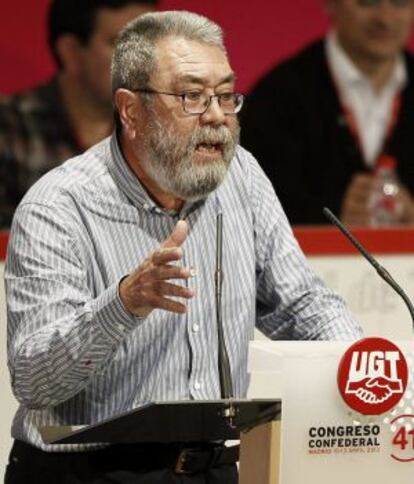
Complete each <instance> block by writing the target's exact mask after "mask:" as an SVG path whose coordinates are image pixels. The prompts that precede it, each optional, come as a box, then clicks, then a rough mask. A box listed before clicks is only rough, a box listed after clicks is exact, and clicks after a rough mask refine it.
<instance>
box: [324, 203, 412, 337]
mask: <svg viewBox="0 0 414 484" xmlns="http://www.w3.org/2000/svg"><path fill="white" fill-rule="evenodd" d="M322 211H323V213H324V215H325V216H326V217H327V218H328V219H329V220H330V221H331V222H332V223H333V224H334V225H335V226H336V227H338V229H339V230H340V231H341V232H342V233H343V234H344V235H345V237H347V238H348V240H350V241H351V243H352V245H353V246H354V247H356V249H357V250H358V251H359V252H360V253H361V254H362V255H363V256H364V257H365V259H367V261H368V262H369V263H370V264H371V265H372V266H373V267H374V268H375V270H376V271H377V274H378V275H379V276H380V277H381V279H383V280H384V281H385V282H386V283H387V284H388V285H390V286H391V287H392V288H393V289H394V291H395V292H396V293H397V294H399V295H400V296H401V298H402V299H403V301H404V302H405V304H406V306H407V308H408V311H409V312H410V315H411V320H412V323H413V328H414V307H413V305H412V303H411V301H410V300H409V298H408V296H407V294H406V293H405V292H404V290H403V289H402V287H400V286H399V285H398V284H397V282H396V281H395V280H394V279H393V277H392V276H391V274H390V273H389V272H388V271H387V269H385V267H383V266H382V265H381V264H379V263H378V261H377V260H375V259H374V257H372V255H371V254H369V253H368V252H367V250H366V249H365V247H364V246H363V245H362V244H361V243H360V242H359V241H358V240H357V239H356V238H355V237H354V236H353V235H352V234H351V232H350V231H349V230H348V229H347V228H346V227H345V225H344V224H343V223H342V222H340V221H339V220H338V218H337V217H335V215H334V214H333V213H332V212H331V211H330V210H329V208H326V207H324V208H323V210H322Z"/></svg>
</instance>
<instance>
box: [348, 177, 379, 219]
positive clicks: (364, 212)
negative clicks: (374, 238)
mask: <svg viewBox="0 0 414 484" xmlns="http://www.w3.org/2000/svg"><path fill="white" fill-rule="evenodd" d="M374 186H375V179H374V177H373V176H372V175H369V174H367V173H359V174H357V175H354V176H353V178H352V180H351V183H350V184H349V185H348V188H347V190H346V192H345V195H344V199H343V200H342V209H341V216H340V218H341V220H342V222H344V223H345V224H346V225H369V219H370V210H369V206H368V205H369V198H370V196H371V193H372V190H373V189H374Z"/></svg>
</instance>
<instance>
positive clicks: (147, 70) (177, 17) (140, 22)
mask: <svg viewBox="0 0 414 484" xmlns="http://www.w3.org/2000/svg"><path fill="white" fill-rule="evenodd" d="M170 36H172V37H181V38H184V39H187V40H192V41H196V42H201V43H206V44H211V45H215V46H217V47H219V48H220V49H222V50H223V51H224V52H226V50H225V47H224V43H223V31H222V30H221V28H220V27H219V26H218V25H217V24H216V23H214V22H212V21H211V20H209V19H207V18H206V17H203V16H201V15H197V14H195V13H191V12H186V11H171V12H154V13H147V14H144V15H142V16H140V17H138V18H137V19H135V20H133V21H132V22H129V23H128V24H127V25H126V26H125V27H124V29H123V30H122V31H121V33H120V34H119V37H118V40H117V42H116V44H115V49H114V55H113V58H112V67H111V74H112V92H115V91H116V90H117V89H119V88H126V89H131V90H133V89H145V88H147V87H148V83H149V80H150V77H151V74H152V73H153V71H154V70H155V68H156V59H155V54H154V52H155V48H156V44H157V42H158V41H159V40H161V39H163V38H166V37H170Z"/></svg>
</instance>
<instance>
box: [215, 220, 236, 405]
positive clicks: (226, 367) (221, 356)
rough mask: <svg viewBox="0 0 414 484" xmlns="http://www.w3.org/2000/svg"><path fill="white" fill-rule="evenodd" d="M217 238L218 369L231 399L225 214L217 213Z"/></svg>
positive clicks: (225, 395)
mask: <svg viewBox="0 0 414 484" xmlns="http://www.w3.org/2000/svg"><path fill="white" fill-rule="evenodd" d="M216 230H217V239H216V271H215V274H214V286H215V301H216V321H217V336H218V371H219V379H220V392H221V398H224V399H231V398H232V397H233V385H232V381H231V370H230V361H229V355H228V353H227V348H226V343H225V340H224V331H223V321H222V314H221V288H222V284H223V272H222V259H223V251H222V246H223V214H222V213H219V214H217V229H216Z"/></svg>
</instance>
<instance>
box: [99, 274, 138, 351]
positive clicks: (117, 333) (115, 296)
mask: <svg viewBox="0 0 414 484" xmlns="http://www.w3.org/2000/svg"><path fill="white" fill-rule="evenodd" d="M92 312H93V319H94V320H95V321H97V323H98V324H99V325H100V327H101V329H102V331H103V332H104V333H105V335H106V336H107V337H108V338H109V339H110V340H111V341H113V342H114V343H117V342H119V341H120V340H122V339H123V338H124V337H125V334H127V333H129V332H130V331H132V330H133V329H135V328H136V327H137V326H138V325H139V324H140V323H142V322H143V321H144V320H145V318H144V317H138V316H134V315H133V314H131V313H130V312H129V311H127V310H126V308H125V307H124V305H123V304H122V301H121V298H120V296H119V282H116V283H115V284H112V286H109V287H108V288H107V289H106V291H104V292H103V293H102V294H101V295H100V296H98V297H97V298H96V299H95V300H94V307H93V309H92Z"/></svg>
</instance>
